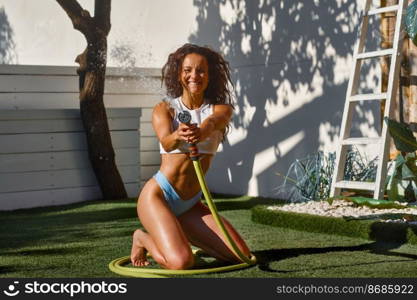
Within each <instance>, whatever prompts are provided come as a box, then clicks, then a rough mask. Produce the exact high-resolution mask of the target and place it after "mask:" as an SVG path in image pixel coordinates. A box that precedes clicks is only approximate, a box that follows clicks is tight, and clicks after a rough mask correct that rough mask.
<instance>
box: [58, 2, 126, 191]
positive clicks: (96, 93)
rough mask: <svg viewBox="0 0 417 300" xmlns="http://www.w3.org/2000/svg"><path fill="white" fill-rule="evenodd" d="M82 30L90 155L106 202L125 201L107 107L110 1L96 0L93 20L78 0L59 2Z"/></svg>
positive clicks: (83, 108)
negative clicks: (85, 41) (105, 105)
mask: <svg viewBox="0 0 417 300" xmlns="http://www.w3.org/2000/svg"><path fill="white" fill-rule="evenodd" d="M57 2H58V3H59V4H60V5H61V7H62V8H63V9H64V10H65V11H66V13H67V14H68V16H69V17H70V19H71V21H72V23H73V25H74V28H75V29H77V30H79V31H81V32H82V33H83V34H84V36H85V38H86V40H87V48H86V49H85V51H84V52H83V53H82V54H80V55H78V57H77V58H76V62H78V63H79V65H80V67H79V68H78V69H77V73H78V75H79V83H80V111H81V119H82V121H83V125H84V129H85V132H86V136H87V145H88V154H89V158H90V162H91V165H92V167H93V170H94V173H95V175H96V178H97V181H98V183H99V186H100V189H101V191H102V194H103V198H104V199H122V198H126V197H127V193H126V190H125V187H124V184H123V181H122V178H121V176H120V173H119V171H118V169H117V166H116V163H115V154H114V150H113V146H112V142H111V137H110V132H109V125H108V123H107V115H106V110H105V107H104V101H103V94H104V81H105V75H106V63H107V61H106V54H107V35H108V33H109V31H110V9H111V6H110V3H111V0H96V1H95V13H94V18H92V17H91V16H90V14H89V12H88V11H86V10H84V9H82V7H81V6H80V5H79V4H78V2H77V1H76V0H57Z"/></svg>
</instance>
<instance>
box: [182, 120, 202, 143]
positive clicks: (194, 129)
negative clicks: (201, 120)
mask: <svg viewBox="0 0 417 300" xmlns="http://www.w3.org/2000/svg"><path fill="white" fill-rule="evenodd" d="M177 136H178V139H179V140H182V141H185V142H187V143H189V144H197V143H198V142H199V141H200V138H201V129H200V127H198V126H197V124H184V123H180V124H179V126H178V128H177Z"/></svg>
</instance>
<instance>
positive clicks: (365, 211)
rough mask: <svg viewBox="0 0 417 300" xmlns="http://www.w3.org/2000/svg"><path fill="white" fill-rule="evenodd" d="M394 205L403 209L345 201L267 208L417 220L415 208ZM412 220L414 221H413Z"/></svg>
mask: <svg viewBox="0 0 417 300" xmlns="http://www.w3.org/2000/svg"><path fill="white" fill-rule="evenodd" d="M396 204H399V205H403V206H404V208H402V209H398V208H395V209H394V208H390V209H379V208H371V207H367V206H358V205H357V204H355V203H353V202H349V201H345V200H334V201H333V203H332V204H331V205H330V204H329V203H328V202H327V201H309V202H303V203H291V204H285V205H283V206H277V205H276V206H268V207H267V208H268V209H270V210H282V211H289V212H296V213H306V214H312V215H319V216H327V217H340V218H342V217H351V218H366V217H372V216H374V217H376V215H383V214H405V215H415V218H417V207H416V206H409V207H407V205H406V204H404V203H401V202H396ZM415 218H414V219H415ZM407 219H408V220H409V221H408V223H415V224H417V222H416V221H412V220H410V218H407ZM407 219H406V218H403V219H397V220H393V219H386V220H385V221H388V222H407Z"/></svg>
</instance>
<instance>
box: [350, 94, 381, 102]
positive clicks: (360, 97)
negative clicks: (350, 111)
mask: <svg viewBox="0 0 417 300" xmlns="http://www.w3.org/2000/svg"><path fill="white" fill-rule="evenodd" d="M382 99H387V93H382V94H360V95H355V96H351V97H349V101H351V102H355V101H362V100H382Z"/></svg>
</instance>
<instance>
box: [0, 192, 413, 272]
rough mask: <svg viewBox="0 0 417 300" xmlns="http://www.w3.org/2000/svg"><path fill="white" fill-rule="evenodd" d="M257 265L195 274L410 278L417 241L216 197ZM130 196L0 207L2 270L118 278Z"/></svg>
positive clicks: (130, 226)
mask: <svg viewBox="0 0 417 300" xmlns="http://www.w3.org/2000/svg"><path fill="white" fill-rule="evenodd" d="M216 203H217V206H218V209H219V211H220V213H221V214H222V215H223V216H225V217H226V218H227V219H229V220H230V221H231V222H232V223H233V224H234V226H235V227H236V228H237V229H238V231H239V232H240V233H241V235H242V236H243V237H244V238H245V240H246V241H247V243H248V245H249V247H250V248H251V250H252V252H253V253H254V254H255V255H256V256H257V258H258V261H259V264H258V265H256V266H254V267H251V268H248V269H243V270H238V271H233V272H228V273H219V274H207V275H199V276H194V277H226V278H227V277H259V278H264V277H338V278H340V277H416V276H417V246H416V245H413V244H409V243H404V242H402V241H396V242H384V241H370V240H368V239H365V238H358V237H348V236H340V235H334V234H325V233H312V232H306V231H299V230H294V229H291V228H284V227H274V226H269V225H264V224H259V223H255V222H253V221H251V210H250V209H251V208H253V207H254V206H256V205H258V204H275V203H276V202H273V201H272V200H268V199H260V198H250V197H240V198H229V199H225V198H222V199H217V200H216ZM135 205H136V203H135V201H134V200H123V201H107V202H105V201H100V202H86V203H82V204H76V205H69V206H64V207H50V208H42V209H31V210H21V211H15V212H1V213H0V228H1V231H0V277H38V278H45V277H49V278H50V277H119V275H117V274H114V273H112V272H110V271H109V270H108V267H107V265H108V263H109V262H110V261H111V260H113V259H114V258H117V257H121V256H125V255H128V254H129V252H130V246H131V234H132V232H133V231H134V230H135V229H136V228H137V227H138V226H140V225H139V222H138V221H137V219H136V210H135Z"/></svg>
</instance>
